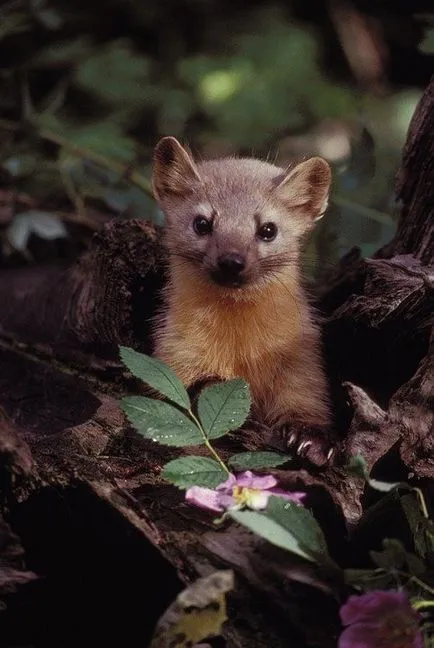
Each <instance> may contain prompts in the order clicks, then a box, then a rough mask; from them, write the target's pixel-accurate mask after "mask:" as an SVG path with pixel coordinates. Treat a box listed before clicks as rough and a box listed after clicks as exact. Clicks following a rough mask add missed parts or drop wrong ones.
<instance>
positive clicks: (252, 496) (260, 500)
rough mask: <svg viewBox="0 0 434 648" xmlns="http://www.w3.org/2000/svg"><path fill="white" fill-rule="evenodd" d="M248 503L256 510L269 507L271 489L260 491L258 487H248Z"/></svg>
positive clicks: (246, 491) (246, 492) (246, 493)
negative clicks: (252, 488)
mask: <svg viewBox="0 0 434 648" xmlns="http://www.w3.org/2000/svg"><path fill="white" fill-rule="evenodd" d="M245 495H246V504H247V506H248V507H249V508H251V509H253V510H254V511H262V510H263V509H265V508H267V504H268V499H269V497H270V493H269V491H260V490H257V489H254V490H251V489H249V488H246V490H245Z"/></svg>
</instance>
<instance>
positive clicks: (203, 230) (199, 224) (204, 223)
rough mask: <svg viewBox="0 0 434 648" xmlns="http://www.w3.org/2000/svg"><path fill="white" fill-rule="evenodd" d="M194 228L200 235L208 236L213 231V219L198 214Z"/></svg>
mask: <svg viewBox="0 0 434 648" xmlns="http://www.w3.org/2000/svg"><path fill="white" fill-rule="evenodd" d="M193 229H194V231H195V232H196V234H197V235H198V236H206V235H207V234H211V232H212V221H211V220H208V219H207V218H205V217H204V216H196V218H195V219H194V221H193Z"/></svg>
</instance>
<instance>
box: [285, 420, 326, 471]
mask: <svg viewBox="0 0 434 648" xmlns="http://www.w3.org/2000/svg"><path fill="white" fill-rule="evenodd" d="M281 434H282V438H283V441H284V443H285V446H286V447H287V449H288V450H289V451H291V452H294V451H295V454H296V456H297V457H299V458H300V459H307V460H308V461H310V462H311V463H312V464H315V465H316V466H324V465H325V464H331V463H333V460H334V458H335V455H336V438H335V437H334V435H333V433H332V432H331V430H330V429H329V428H324V427H312V426H309V425H305V424H303V423H298V422H297V423H296V422H291V423H288V424H285V425H283V426H282V428H281Z"/></svg>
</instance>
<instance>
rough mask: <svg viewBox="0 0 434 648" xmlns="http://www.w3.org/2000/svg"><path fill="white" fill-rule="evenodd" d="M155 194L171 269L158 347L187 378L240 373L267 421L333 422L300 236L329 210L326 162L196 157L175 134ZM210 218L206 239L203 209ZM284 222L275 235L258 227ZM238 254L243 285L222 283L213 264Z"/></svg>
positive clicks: (162, 154)
mask: <svg viewBox="0 0 434 648" xmlns="http://www.w3.org/2000/svg"><path fill="white" fill-rule="evenodd" d="M153 183H154V193H155V195H156V198H157V200H158V202H159V204H160V206H161V208H162V209H163V211H164V212H165V214H166V219H167V227H166V246H167V248H168V252H169V262H170V278H169V282H168V285H167V288H166V293H165V307H164V310H163V312H162V313H161V315H160V317H159V318H158V321H157V325H156V330H155V342H156V352H155V354H156V356H157V357H159V358H160V359H161V360H163V361H164V362H166V363H167V364H168V365H170V366H171V367H172V368H173V369H174V371H175V372H176V373H177V375H178V376H179V377H180V378H181V380H182V381H183V382H184V383H185V385H186V386H190V385H192V384H193V383H195V382H197V381H200V380H204V379H206V378H207V377H210V378H220V379H228V378H234V377H242V378H244V379H245V380H247V381H248V382H249V384H250V388H251V392H252V396H253V402H254V415H255V416H257V417H259V419H260V420H262V421H264V422H268V423H276V424H283V423H286V422H290V421H292V420H299V421H303V422H305V423H308V424H313V425H326V424H327V423H328V422H329V419H330V415H329V405H328V394H327V385H326V380H325V377H324V373H323V369H322V361H321V354H320V343H319V333H318V329H317V327H316V325H315V324H314V323H313V320H312V317H311V314H310V310H309V307H308V303H307V299H306V297H305V295H304V293H303V290H302V287H301V282H300V277H299V267H300V263H299V249H300V241H301V238H302V236H303V234H304V233H305V232H306V231H307V230H309V229H311V227H312V226H313V223H314V221H315V219H317V218H318V217H320V216H321V215H322V213H323V211H324V209H325V207H326V202H327V194H328V189H329V184H330V170H329V167H328V165H327V163H326V162H325V161H324V160H321V159H320V158H313V159H312V160H308V161H307V162H305V163H302V164H300V165H298V166H296V167H295V168H294V169H292V170H290V171H288V172H287V173H285V172H284V171H283V170H282V169H279V168H278V167H275V166H273V165H271V164H267V163H264V162H260V161H258V160H250V159H248V160H242V159H241V160H240V159H223V160H217V161H208V162H202V163H200V164H198V165H196V164H195V163H194V162H193V160H192V158H191V157H190V155H189V154H188V153H187V151H185V150H184V149H183V148H182V147H181V145H180V144H179V143H178V142H177V141H176V140H174V138H164V139H163V140H162V141H161V142H160V143H159V145H158V146H157V149H156V153H155V165H154V176H153ZM197 214H200V215H203V216H206V217H207V218H213V219H214V220H213V228H214V229H213V232H212V234H211V235H210V236H203V237H198V236H197V234H196V233H195V232H194V230H193V227H192V221H193V219H194V217H195V216H196V215H197ZM269 221H272V222H274V223H276V224H277V225H278V228H279V235H278V237H276V240H275V241H272V242H263V241H259V240H258V238H257V236H256V232H257V230H258V226H259V225H260V224H263V223H264V222H269ZM227 251H229V252H237V253H238V252H242V253H243V255H245V257H246V260H247V267H246V272H245V275H246V283H245V285H243V286H241V287H239V288H228V287H224V286H220V285H218V284H216V283H214V282H213V281H212V279H211V278H210V275H209V272H210V271H211V270H212V269H213V268H214V266H215V264H216V263H217V259H218V257H219V255H221V254H222V253H225V252H227Z"/></svg>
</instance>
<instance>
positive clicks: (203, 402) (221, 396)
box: [197, 378, 251, 439]
mask: <svg viewBox="0 0 434 648" xmlns="http://www.w3.org/2000/svg"><path fill="white" fill-rule="evenodd" d="M250 404H251V401H250V395H249V386H248V384H247V383H246V382H245V381H244V380H241V378H235V379H234V380H228V381H226V382H222V383H218V384H217V385H212V386H211V387H207V388H206V389H204V390H203V391H202V392H201V394H200V396H199V400H198V404H197V410H198V414H199V418H200V422H201V423H202V425H203V428H204V430H205V432H206V433H207V435H208V438H210V439H217V438H218V437H220V436H222V435H223V434H225V433H226V432H228V431H229V430H237V429H238V428H239V427H241V425H242V424H243V423H244V421H245V420H246V418H247V416H248V414H249V410H250Z"/></svg>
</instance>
